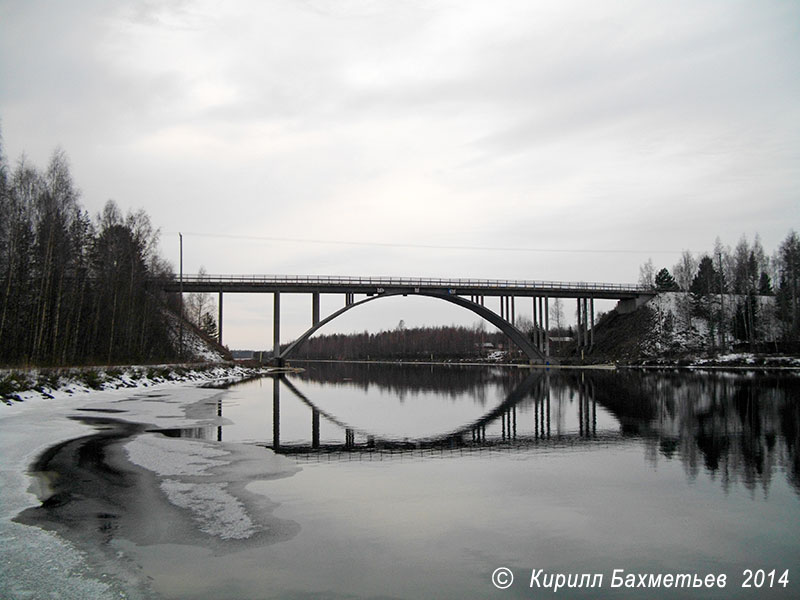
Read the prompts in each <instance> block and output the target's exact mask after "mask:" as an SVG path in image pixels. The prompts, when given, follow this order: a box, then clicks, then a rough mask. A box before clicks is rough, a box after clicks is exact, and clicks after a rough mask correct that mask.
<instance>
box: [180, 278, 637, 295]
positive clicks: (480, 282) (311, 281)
mask: <svg viewBox="0 0 800 600" xmlns="http://www.w3.org/2000/svg"><path fill="white" fill-rule="evenodd" d="M172 281H173V282H174V280H172ZM183 281H184V282H185V283H203V282H215V283H222V284H265V285H303V284H307V285H342V286H348V285H359V286H376V287H393V286H400V287H420V288H422V287H446V288H476V289H480V288H486V289H498V288H516V289H532V290H536V289H553V290H564V291H569V290H581V291H583V290H597V291H619V292H630V293H646V292H649V291H652V289H651V288H650V287H648V286H643V285H638V284H626V283H601V282H586V281H581V282H574V281H546V280H521V279H446V278H435V277H348V276H336V275H309V276H295V275H184V276H183Z"/></svg>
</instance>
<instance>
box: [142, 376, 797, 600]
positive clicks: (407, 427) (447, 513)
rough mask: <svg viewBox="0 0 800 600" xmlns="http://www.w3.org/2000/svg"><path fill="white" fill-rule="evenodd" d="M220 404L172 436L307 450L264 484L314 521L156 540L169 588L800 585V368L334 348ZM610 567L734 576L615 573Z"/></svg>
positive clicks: (291, 510)
mask: <svg viewBox="0 0 800 600" xmlns="http://www.w3.org/2000/svg"><path fill="white" fill-rule="evenodd" d="M213 410H216V411H217V413H218V414H220V415H221V416H222V417H223V419H224V422H225V423H227V424H224V425H222V426H220V427H206V428H197V429H193V430H191V431H188V430H184V431H181V432H171V434H172V435H183V436H189V437H201V438H205V439H210V440H218V439H219V440H224V441H238V442H247V443H255V444H262V445H266V446H269V447H272V448H274V449H275V450H276V451H277V452H279V453H281V454H284V455H285V456H288V457H290V458H291V459H292V460H294V461H297V463H298V464H299V465H301V467H302V470H301V471H299V472H298V473H296V474H295V475H293V476H291V477H287V478H284V479H279V480H273V481H266V482H254V483H252V484H251V485H250V489H252V490H255V491H259V492H262V493H263V494H265V495H266V496H268V497H269V498H270V499H271V500H272V501H273V502H276V503H278V507H277V508H276V509H275V510H274V515H275V516H276V517H280V518H282V519H288V520H291V521H294V522H296V523H298V524H299V525H300V528H299V533H297V535H295V536H294V537H293V538H292V539H290V540H288V541H282V542H279V543H276V544H273V545H269V546H264V547H258V548H248V549H245V550H242V551H238V552H231V553H226V554H223V555H212V554H211V553H210V552H208V551H205V550H203V549H200V548H191V547H180V548H178V547H175V546H153V547H151V548H149V549H148V552H147V553H146V555H145V556H144V557H143V558H142V559H141V560H142V566H143V567H144V569H145V572H146V573H147V574H148V575H149V576H151V577H153V581H154V587H155V588H156V589H157V590H158V591H159V592H160V593H161V594H163V595H164V596H165V597H170V598H171V597H175V598H298V599H299V598H304V599H305V598H409V599H411V598H414V599H416V598H532V597H537V596H542V595H552V594H553V592H552V591H551V590H543V589H535V588H534V589H531V588H530V587H529V585H528V584H529V582H530V579H531V572H532V570H533V569H537V570H538V569H543V570H544V571H543V572H544V573H564V574H574V573H602V574H603V575H604V579H603V587H602V588H600V589H597V588H595V589H588V590H561V591H560V592H559V594H560V595H561V596H562V597H570V598H572V597H578V598H643V597H649V598H763V597H767V598H797V597H800V560H798V559H800V455H799V454H798V445H800V428H799V427H798V425H799V424H800V379H798V378H797V377H793V376H788V375H787V376H770V375H758V376H757V375H752V374H742V375H731V374H693V373H686V372H680V373H677V372H675V373H655V372H646V373H642V372H600V371H586V372H579V371H563V372H556V373H545V372H541V371H535V372H533V373H530V372H529V371H524V370H516V369H513V370H508V369H497V368H488V367H482V368H467V367H430V366H399V365H398V366H374V365H372V366H366V365H336V364H324V363H318V364H308V365H307V371H306V372H305V373H303V374H300V375H292V376H289V377H287V378H284V379H280V380H274V381H273V380H272V379H262V380H256V381H251V382H248V383H245V384H241V385H238V386H235V387H233V388H231V389H230V390H228V391H227V392H226V393H225V394H224V395H222V397H221V401H220V402H219V403H218V404H217V405H216V406H214V407H213ZM498 567H506V568H508V569H510V570H511V571H512V572H513V574H514V576H515V581H514V583H513V585H511V587H510V588H508V589H506V590H498V589H496V588H495V587H494V586H493V585H492V581H491V576H492V573H493V571H494V570H495V569H496V568H498ZM614 569H624V570H625V573H626V574H627V573H655V574H659V573H661V574H668V573H671V574H678V573H691V574H695V573H696V574H699V575H703V576H704V575H706V574H708V573H714V574H725V575H726V576H727V582H728V583H727V587H726V588H725V589H724V590H717V589H714V590H705V589H703V590H696V589H663V588H662V589H651V590H643V589H625V588H621V589H612V588H611V577H612V571H613V570H614ZM745 569H752V570H753V571H756V570H757V569H764V570H765V571H767V572H769V571H771V570H773V569H775V570H776V572H777V574H776V575H775V578H774V579H775V584H774V586H773V587H772V588H771V589H770V588H769V587H768V585H769V582H768V581H767V583H766V584H765V585H764V586H762V587H761V589H754V588H750V589H746V588H742V587H741V585H742V582H743V579H744V578H743V572H744V571H745ZM786 569H788V570H789V574H788V580H789V584H788V586H787V587H785V588H784V587H783V586H782V585H780V584H778V582H777V578H778V577H779V576H780V575H782V574H783V573H784V571H785V570H786ZM176 573H180V576H177V575H176Z"/></svg>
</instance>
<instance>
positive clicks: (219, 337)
mask: <svg viewBox="0 0 800 600" xmlns="http://www.w3.org/2000/svg"><path fill="white" fill-rule="evenodd" d="M217 341H218V342H219V345H220V346H222V290H220V291H219V318H218V319H217Z"/></svg>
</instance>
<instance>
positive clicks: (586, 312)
mask: <svg viewBox="0 0 800 600" xmlns="http://www.w3.org/2000/svg"><path fill="white" fill-rule="evenodd" d="M583 347H584V348H588V347H589V299H588V298H584V299H583Z"/></svg>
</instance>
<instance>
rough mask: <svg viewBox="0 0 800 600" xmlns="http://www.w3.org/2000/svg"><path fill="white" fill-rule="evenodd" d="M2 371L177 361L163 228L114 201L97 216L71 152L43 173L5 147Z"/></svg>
mask: <svg viewBox="0 0 800 600" xmlns="http://www.w3.org/2000/svg"><path fill="white" fill-rule="evenodd" d="M0 215H2V218H1V219H0V340H2V343H0V365H9V366H28V365H37V366H63V365H88V364H125V363H129V362H156V361H171V360H175V359H177V358H178V356H177V355H176V352H175V344H174V341H173V340H174V336H172V335H171V334H170V327H169V323H168V321H167V317H166V312H165V311H164V310H163V308H162V307H163V305H164V304H165V303H167V302H168V301H170V300H171V301H172V302H173V303H175V302H177V298H172V299H169V298H167V297H165V296H164V295H163V294H159V293H156V292H154V291H153V290H149V289H148V288H147V285H146V282H147V280H148V278H149V277H152V276H170V275H171V268H170V267H169V266H168V265H167V264H166V263H165V262H164V261H163V260H162V259H161V258H160V257H159V256H158V255H157V253H156V245H157V241H158V230H157V229H156V228H155V227H154V226H153V225H152V223H151V222H150V219H149V217H148V216H147V214H146V213H145V212H144V211H142V210H139V211H135V212H128V213H127V214H123V213H122V212H121V211H120V209H119V208H118V207H117V205H116V204H115V203H114V202H113V201H108V202H107V203H106V205H105V207H104V208H103V210H102V211H101V213H100V214H99V215H97V216H96V217H95V218H92V217H90V216H89V214H88V213H87V212H86V210H85V209H84V208H83V207H82V206H81V204H80V192H79V190H78V188H77V187H76V185H75V182H74V181H73V179H72V175H71V173H70V168H69V162H68V160H67V156H66V154H65V153H64V151H63V150H56V151H55V152H54V153H53V154H52V157H51V158H50V161H49V163H48V165H47V167H46V168H45V169H44V170H40V169H37V168H36V167H35V166H34V165H32V164H30V162H29V161H28V160H27V159H26V158H25V157H22V158H21V159H20V160H19V161H18V162H17V164H16V166H15V167H14V168H13V169H10V168H9V165H8V162H7V160H6V158H5V155H4V153H3V152H2V147H0Z"/></svg>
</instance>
